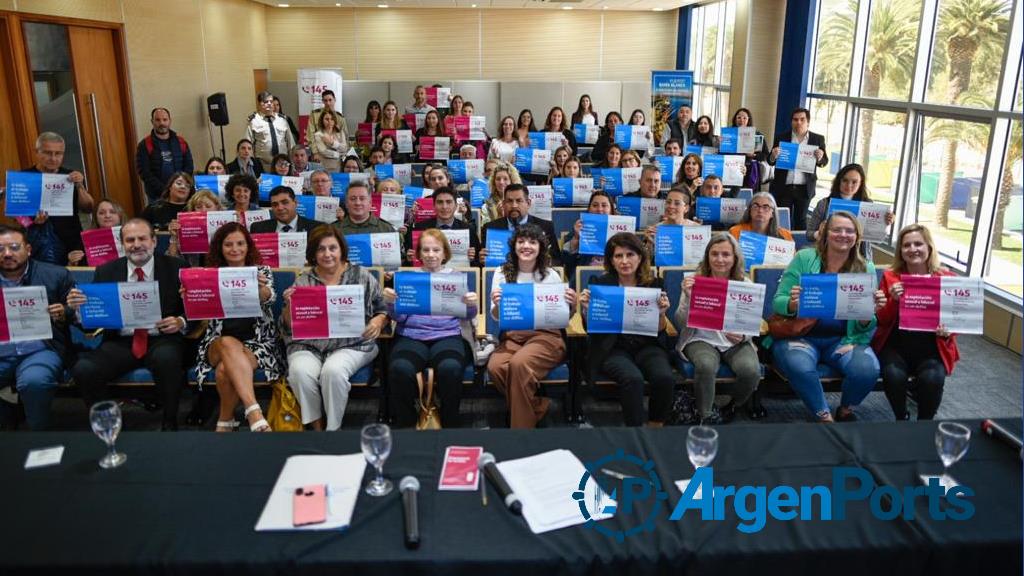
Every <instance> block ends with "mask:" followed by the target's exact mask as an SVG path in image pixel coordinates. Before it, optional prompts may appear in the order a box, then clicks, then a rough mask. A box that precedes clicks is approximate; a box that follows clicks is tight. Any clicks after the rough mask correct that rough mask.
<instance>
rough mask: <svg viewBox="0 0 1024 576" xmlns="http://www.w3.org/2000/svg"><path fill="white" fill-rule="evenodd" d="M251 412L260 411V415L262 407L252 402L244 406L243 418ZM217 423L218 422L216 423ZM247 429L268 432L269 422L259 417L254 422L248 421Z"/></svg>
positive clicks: (246, 417) (247, 416) (247, 417)
mask: <svg viewBox="0 0 1024 576" xmlns="http://www.w3.org/2000/svg"><path fill="white" fill-rule="evenodd" d="M253 412H260V415H261V416H262V412H263V409H262V408H260V405H259V403H253V404H252V405H251V406H246V407H245V419H246V420H248V419H249V414H252V413H253ZM218 424H219V423H218ZM249 431H251V432H270V431H271V430H270V423H268V422H267V419H266V418H260V419H259V420H257V421H255V422H250V423H249Z"/></svg>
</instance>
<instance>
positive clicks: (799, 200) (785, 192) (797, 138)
mask: <svg viewBox="0 0 1024 576" xmlns="http://www.w3.org/2000/svg"><path fill="white" fill-rule="evenodd" d="M810 121H811V112H810V110H808V109H807V108H796V109H794V110H793V114H792V115H791V116H790V126H792V128H793V129H792V130H791V131H789V132H783V133H782V134H778V135H776V136H775V143H774V144H773V145H772V152H771V154H770V155H769V156H768V163H769V164H771V165H773V166H774V165H775V161H776V159H778V157H779V142H793V143H794V144H807V145H809V146H817V147H818V149H817V150H815V151H814V158H815V160H816V164H817V166H818V167H821V166H825V165H826V164H828V154H827V153H826V152H825V137H824V136H822V135H821V134H816V133H814V132H811V131H809V130H808V129H807V127H808V124H810ZM817 182H818V177H817V175H816V174H815V173H814V172H809V173H806V172H801V171H799V170H782V169H778V168H776V170H775V178H774V179H773V180H772V183H771V186H769V188H768V191H769V192H771V194H772V196H774V197H775V203H776V204H777V205H778V206H779V208H789V211H790V213H791V214H792V216H793V228H792V229H793V230H804V229H805V228H807V207H808V206H809V205H810V203H811V198H814V191H815V187H816V186H817Z"/></svg>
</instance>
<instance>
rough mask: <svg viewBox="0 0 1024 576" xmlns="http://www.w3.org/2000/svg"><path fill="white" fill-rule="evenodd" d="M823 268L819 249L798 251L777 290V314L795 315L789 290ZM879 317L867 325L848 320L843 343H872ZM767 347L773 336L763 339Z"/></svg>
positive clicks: (872, 271)
mask: <svg viewBox="0 0 1024 576" xmlns="http://www.w3.org/2000/svg"><path fill="white" fill-rule="evenodd" d="M821 268H822V263H821V258H819V257H818V250H817V249H816V248H814V247H810V248H804V249H803V250H800V251H799V252H797V253H796V256H794V257H793V261H792V262H790V263H789V266H787V267H786V271H785V272H784V273H783V274H782V280H780V281H779V288H778V290H776V291H775V298H774V299H773V300H772V309H773V310H774V312H775V313H776V314H781V315H782V316H794V314H790V313H789V291H790V289H791V288H793V286H797V285H799V284H800V276H801V275H802V274H820V273H821ZM866 272H867V273H870V274H871V275H872V276H873V275H874V274H875V265H874V264H873V263H872V262H868V263H867V270H866ZM877 324H878V320H877V318H872V319H871V322H870V323H869V324H868V325H867V326H861V325H860V321H859V320H847V322H846V336H844V337H843V340H842V343H843V344H854V345H863V346H867V345H868V344H870V343H871V336H872V335H873V334H874V333H875V326H876V325H877ZM762 342H763V344H764V347H765V348H768V347H770V346H771V345H772V337H771V336H767V337H765V339H764V340H763V341H762Z"/></svg>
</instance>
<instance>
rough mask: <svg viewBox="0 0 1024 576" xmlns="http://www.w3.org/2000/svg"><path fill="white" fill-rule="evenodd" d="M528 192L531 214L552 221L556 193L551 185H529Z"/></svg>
mask: <svg viewBox="0 0 1024 576" xmlns="http://www.w3.org/2000/svg"><path fill="white" fill-rule="evenodd" d="M526 192H527V194H529V196H530V211H529V214H530V216H533V217H535V218H540V219H541V220H548V221H551V207H552V204H553V200H554V195H555V191H554V190H553V189H552V188H551V186H527V187H526Z"/></svg>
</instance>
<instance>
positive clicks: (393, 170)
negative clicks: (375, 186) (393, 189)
mask: <svg viewBox="0 0 1024 576" xmlns="http://www.w3.org/2000/svg"><path fill="white" fill-rule="evenodd" d="M373 171H374V173H375V174H376V175H377V180H378V181H380V180H384V179H386V178H394V179H395V180H398V183H399V184H401V185H402V186H405V185H407V184H412V164H377V165H376V166H374V167H373Z"/></svg>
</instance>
